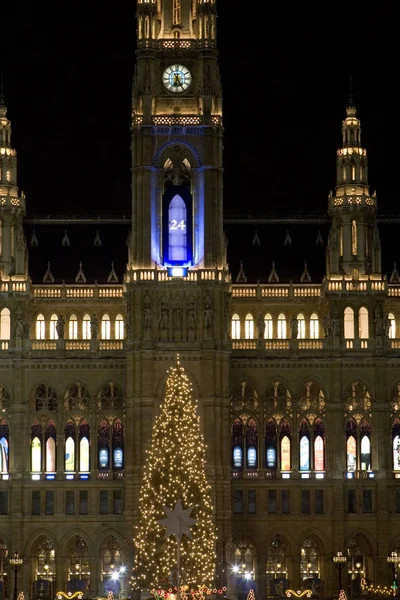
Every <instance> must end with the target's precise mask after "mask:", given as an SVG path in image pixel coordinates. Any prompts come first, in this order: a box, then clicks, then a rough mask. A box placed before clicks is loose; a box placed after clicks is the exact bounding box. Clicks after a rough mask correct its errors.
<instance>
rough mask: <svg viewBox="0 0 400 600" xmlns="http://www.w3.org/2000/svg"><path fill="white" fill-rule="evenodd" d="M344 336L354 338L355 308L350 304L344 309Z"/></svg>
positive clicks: (349, 338) (347, 338) (348, 338)
mask: <svg viewBox="0 0 400 600" xmlns="http://www.w3.org/2000/svg"><path fill="white" fill-rule="evenodd" d="M344 337H345V339H346V340H354V310H353V309H352V308H351V307H350V306H347V307H346V308H345V309H344Z"/></svg>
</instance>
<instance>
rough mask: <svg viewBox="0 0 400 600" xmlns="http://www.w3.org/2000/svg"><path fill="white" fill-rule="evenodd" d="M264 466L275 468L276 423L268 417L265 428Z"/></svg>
mask: <svg viewBox="0 0 400 600" xmlns="http://www.w3.org/2000/svg"><path fill="white" fill-rule="evenodd" d="M265 459H266V461H265V466H266V467H267V468H268V469H276V424H275V421H274V420H273V419H269V420H268V422H267V426H266V428H265Z"/></svg>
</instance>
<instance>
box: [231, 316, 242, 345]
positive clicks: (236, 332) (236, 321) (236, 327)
mask: <svg viewBox="0 0 400 600" xmlns="http://www.w3.org/2000/svg"><path fill="white" fill-rule="evenodd" d="M231 339H232V340H240V317H239V315H238V314H237V313H235V314H233V315H232V317H231Z"/></svg>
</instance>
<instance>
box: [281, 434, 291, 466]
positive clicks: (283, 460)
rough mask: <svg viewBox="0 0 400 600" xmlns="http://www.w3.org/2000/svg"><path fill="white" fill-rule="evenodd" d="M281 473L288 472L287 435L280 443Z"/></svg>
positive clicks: (288, 441) (288, 442)
mask: <svg viewBox="0 0 400 600" xmlns="http://www.w3.org/2000/svg"><path fill="white" fill-rule="evenodd" d="M281 471H290V439H289V438H288V436H287V435H284V436H283V438H282V441H281Z"/></svg>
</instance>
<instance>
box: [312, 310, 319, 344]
mask: <svg viewBox="0 0 400 600" xmlns="http://www.w3.org/2000/svg"><path fill="white" fill-rule="evenodd" d="M310 338H311V339H313V340H316V339H318V338H319V321H318V315H316V314H315V313H313V314H312V315H311V317H310Z"/></svg>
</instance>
